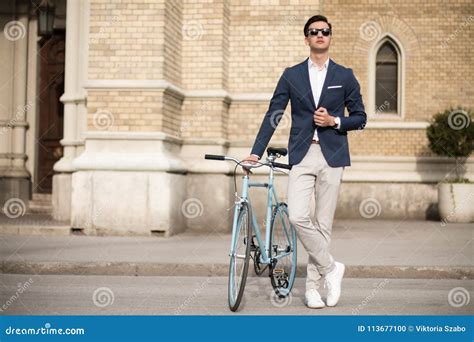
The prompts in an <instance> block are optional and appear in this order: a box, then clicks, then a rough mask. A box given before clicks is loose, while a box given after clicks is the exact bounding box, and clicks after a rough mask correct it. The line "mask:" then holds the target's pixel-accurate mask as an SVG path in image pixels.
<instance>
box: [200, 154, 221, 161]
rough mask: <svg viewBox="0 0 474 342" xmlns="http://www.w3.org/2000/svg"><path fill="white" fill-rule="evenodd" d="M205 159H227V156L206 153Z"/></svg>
mask: <svg viewBox="0 0 474 342" xmlns="http://www.w3.org/2000/svg"><path fill="white" fill-rule="evenodd" d="M204 159H212V160H225V156H219V155H216V154H206V155H204Z"/></svg>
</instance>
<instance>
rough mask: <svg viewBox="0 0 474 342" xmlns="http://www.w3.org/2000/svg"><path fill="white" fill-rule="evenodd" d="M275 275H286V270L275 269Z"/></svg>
mask: <svg viewBox="0 0 474 342" xmlns="http://www.w3.org/2000/svg"><path fill="white" fill-rule="evenodd" d="M273 273H274V274H275V275H281V274H284V273H285V270H284V269H283V268H275V269H274V270H273Z"/></svg>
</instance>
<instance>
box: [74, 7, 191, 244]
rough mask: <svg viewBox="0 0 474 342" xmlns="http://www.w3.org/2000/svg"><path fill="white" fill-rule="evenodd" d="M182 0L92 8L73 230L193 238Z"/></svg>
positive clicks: (76, 163) (75, 161) (77, 164)
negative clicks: (182, 133) (187, 204)
mask: <svg viewBox="0 0 474 342" xmlns="http://www.w3.org/2000/svg"><path fill="white" fill-rule="evenodd" d="M181 20H182V2H181V1H171V0H168V1H165V0H161V1H159V0H157V1H153V2H150V1H145V0H143V1H133V2H127V1H113V0H101V1H99V0H91V1H90V16H89V22H90V25H89V28H90V34H89V47H90V49H89V54H88V58H89V67H88V80H87V82H86V89H87V132H86V133H85V149H84V152H83V153H82V154H81V155H80V156H79V157H77V158H76V159H75V160H74V162H73V167H74V168H75V169H76V171H75V172H74V173H73V177H72V208H71V218H72V225H73V227H75V228H82V229H85V230H93V231H95V232H106V233H107V234H118V235H120V234H139V235H150V234H158V235H170V234H173V233H177V232H180V231H182V230H184V229H185V221H184V216H183V214H182V211H181V207H182V203H183V201H184V195H185V190H186V189H185V185H186V183H185V175H184V174H185V173H186V170H187V167H186V165H185V164H184V163H183V161H182V160H181V159H180V156H179V153H180V148H181V143H182V141H181V139H180V138H179V128H180V123H181V116H182V113H181V112H182V102H183V99H184V92H183V90H182V88H181V40H182V34H181V30H182V27H181Z"/></svg>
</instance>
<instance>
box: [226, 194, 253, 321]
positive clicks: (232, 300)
mask: <svg viewBox="0 0 474 342" xmlns="http://www.w3.org/2000/svg"><path fill="white" fill-rule="evenodd" d="M244 223H246V227H244V228H243V231H242V226H243V224H244ZM251 223H252V221H251V213H250V208H249V206H248V204H247V203H242V204H241V207H240V211H239V217H238V219H237V232H238V234H237V237H236V239H235V242H234V246H233V250H234V253H233V254H232V255H231V256H230V262H229V278H228V286H227V288H228V303H229V308H230V310H231V311H233V312H235V311H237V309H238V308H239V306H240V302H241V301H242V297H243V294H244V289H245V284H246V281H247V275H248V269H249V261H250V245H251V239H252V225H251ZM242 232H243V234H244V236H243V237H242V236H241V233H242ZM239 242H242V243H243V244H244V248H243V252H244V254H243V255H244V260H243V265H242V266H243V268H242V273H241V276H240V279H238V281H237V282H236V281H235V280H236V279H235V277H236V269H237V267H236V263H237V260H241V258H237V257H236V254H237V246H238V244H239Z"/></svg>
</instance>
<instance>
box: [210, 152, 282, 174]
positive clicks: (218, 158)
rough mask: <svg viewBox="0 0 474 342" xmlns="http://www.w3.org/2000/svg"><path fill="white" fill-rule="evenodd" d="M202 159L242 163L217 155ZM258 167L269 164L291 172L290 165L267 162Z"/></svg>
mask: <svg viewBox="0 0 474 342" xmlns="http://www.w3.org/2000/svg"><path fill="white" fill-rule="evenodd" d="M204 159H211V160H232V161H234V162H236V163H237V164H242V162H239V161H238V160H236V159H234V158H229V157H226V156H222V155H217V154H206V155H204ZM259 164H260V165H256V166H255V167H259V166H262V165H267V166H269V164H271V165H272V166H273V167H278V168H280V169H287V170H291V165H288V164H282V163H277V162H274V161H272V162H269V163H259ZM245 166H248V167H251V165H245Z"/></svg>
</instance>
